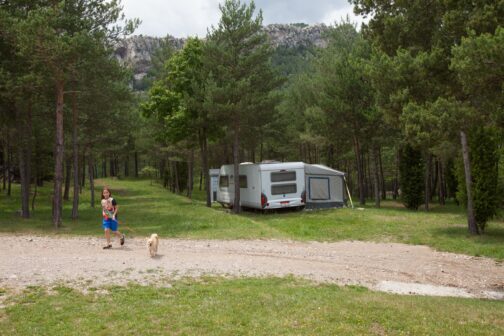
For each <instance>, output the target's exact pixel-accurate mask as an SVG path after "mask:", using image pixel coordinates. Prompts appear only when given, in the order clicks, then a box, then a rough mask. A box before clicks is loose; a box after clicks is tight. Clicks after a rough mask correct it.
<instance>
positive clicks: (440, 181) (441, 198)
mask: <svg viewBox="0 0 504 336" xmlns="http://www.w3.org/2000/svg"><path fill="white" fill-rule="evenodd" d="M438 170H439V171H438V176H439V178H438V192H439V204H440V205H445V203H446V202H445V199H446V193H445V191H446V190H445V186H444V185H445V182H444V169H443V161H441V160H440V161H439V164H438Z"/></svg>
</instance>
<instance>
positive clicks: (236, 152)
mask: <svg viewBox="0 0 504 336" xmlns="http://www.w3.org/2000/svg"><path fill="white" fill-rule="evenodd" d="M233 126H234V127H233V128H234V141H233V163H234V204H233V213H235V214H238V213H240V157H239V153H240V119H238V116H235V120H234V125H233Z"/></svg>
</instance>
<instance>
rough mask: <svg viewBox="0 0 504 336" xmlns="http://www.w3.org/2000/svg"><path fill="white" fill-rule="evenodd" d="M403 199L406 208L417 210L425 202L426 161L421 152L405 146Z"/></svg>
mask: <svg viewBox="0 0 504 336" xmlns="http://www.w3.org/2000/svg"><path fill="white" fill-rule="evenodd" d="M399 162H400V164H399V172H400V174H399V176H400V185H401V199H402V202H403V203H404V205H405V206H406V208H408V209H412V210H417V209H418V207H419V206H420V204H422V202H423V191H424V170H425V168H424V164H425V163H424V161H423V160H422V154H421V152H420V151H419V150H416V149H414V148H413V147H412V146H411V145H405V146H404V147H403V148H402V149H401V152H400V159H399Z"/></svg>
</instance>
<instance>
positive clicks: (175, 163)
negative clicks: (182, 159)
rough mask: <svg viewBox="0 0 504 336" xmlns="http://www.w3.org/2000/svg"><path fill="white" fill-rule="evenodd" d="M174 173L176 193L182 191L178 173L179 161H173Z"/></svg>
mask: <svg viewBox="0 0 504 336" xmlns="http://www.w3.org/2000/svg"><path fill="white" fill-rule="evenodd" d="M173 174H174V175H175V184H174V188H173V189H174V191H175V193H176V194H178V193H180V183H179V175H178V164H177V161H173Z"/></svg>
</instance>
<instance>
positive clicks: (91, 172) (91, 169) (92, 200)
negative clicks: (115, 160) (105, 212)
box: [88, 148, 95, 208]
mask: <svg viewBox="0 0 504 336" xmlns="http://www.w3.org/2000/svg"><path fill="white" fill-rule="evenodd" d="M88 156H89V158H88V169H89V173H88V175H89V191H90V195H91V197H90V205H91V208H94V207H95V188H94V172H95V169H94V166H95V164H94V158H93V154H92V150H91V148H90V149H89V155H88Z"/></svg>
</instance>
